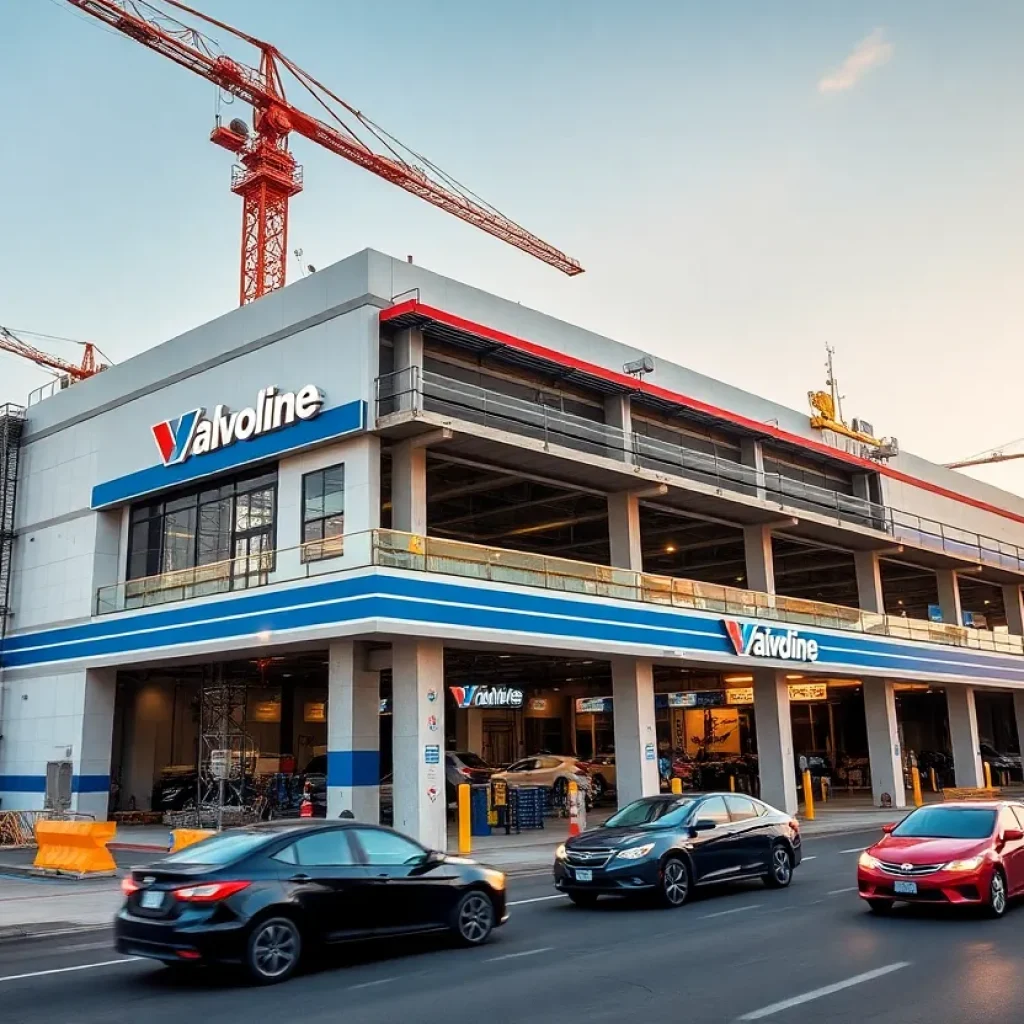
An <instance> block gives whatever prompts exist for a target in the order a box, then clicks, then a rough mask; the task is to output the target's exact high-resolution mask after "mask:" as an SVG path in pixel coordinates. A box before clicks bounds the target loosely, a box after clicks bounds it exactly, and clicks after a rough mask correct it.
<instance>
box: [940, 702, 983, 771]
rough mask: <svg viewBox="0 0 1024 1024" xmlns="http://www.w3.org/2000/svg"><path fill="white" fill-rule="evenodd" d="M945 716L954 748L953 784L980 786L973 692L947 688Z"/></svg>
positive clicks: (976, 718) (976, 723) (976, 720)
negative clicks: (954, 776) (947, 717)
mask: <svg viewBox="0 0 1024 1024" xmlns="http://www.w3.org/2000/svg"><path fill="white" fill-rule="evenodd" d="M946 713H947V714H948V715H949V738H950V740H951V742H952V745H953V771H954V773H955V775H956V784H957V785H958V786H961V787H967V788H972V789H973V788H977V787H979V786H983V785H984V784H985V776H984V773H983V771H982V767H981V751H980V749H979V741H978V715H977V712H976V711H975V708H974V689H973V688H972V687H970V686H958V685H956V684H954V683H950V684H949V685H947V686H946Z"/></svg>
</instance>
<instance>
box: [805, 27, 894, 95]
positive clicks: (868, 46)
mask: <svg viewBox="0 0 1024 1024" xmlns="http://www.w3.org/2000/svg"><path fill="white" fill-rule="evenodd" d="M892 53H893V45H892V43H890V42H889V41H888V40H887V39H886V38H885V31H884V30H883V29H880V28H876V29H875V31H874V32H872V33H871V35H869V36H868V37H867V38H866V39H862V40H861V41H860V42H859V43H858V44H857V45H856V46H855V47H854V48H853V49H852V50H851V51H850V55H849V56H848V57H847V58H846V60H844V61H843V63H842V64H840V65H839V67H838V68H836V69H835V70H834V71H830V72H829V73H828V74H827V75H825V76H824V77H823V78H822V79H821V81H819V82H818V92H820V93H830V92H846V90H847V89H852V88H853V87H854V86H855V85H856V84H857V83H858V82H859V81H860V80H861V79H862V78H863V77H864V76H865V75H866V74H867V73H868V72H869V71H870V70H871V69H872V68H877V67H879V66H880V65H882V64H885V63H886V62H887V61H888V60H889V59H890V58H891V57H892Z"/></svg>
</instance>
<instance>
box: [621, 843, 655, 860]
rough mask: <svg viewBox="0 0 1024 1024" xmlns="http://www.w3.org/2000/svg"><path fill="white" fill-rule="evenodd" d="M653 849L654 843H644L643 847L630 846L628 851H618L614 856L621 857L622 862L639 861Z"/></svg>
mask: <svg viewBox="0 0 1024 1024" xmlns="http://www.w3.org/2000/svg"><path fill="white" fill-rule="evenodd" d="M653 849H654V843H644V845H643V846H631V847H630V848H629V849H628V850H619V852H618V853H617V854H615V856H616V857H621V858H622V859H623V860H639V859H640V858H641V857H646V856H647V854H649V853H650V852H651V850H653Z"/></svg>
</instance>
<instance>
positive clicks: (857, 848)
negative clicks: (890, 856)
mask: <svg viewBox="0 0 1024 1024" xmlns="http://www.w3.org/2000/svg"><path fill="white" fill-rule="evenodd" d="M866 849H867V847H866V846H855V847H854V848H853V849H852V850H840V851H839V852H840V853H863V852H864V851H865V850H866Z"/></svg>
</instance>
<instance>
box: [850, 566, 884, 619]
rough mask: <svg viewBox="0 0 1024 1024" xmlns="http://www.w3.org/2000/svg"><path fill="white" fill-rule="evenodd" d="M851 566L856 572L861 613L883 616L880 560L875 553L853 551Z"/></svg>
mask: <svg viewBox="0 0 1024 1024" xmlns="http://www.w3.org/2000/svg"><path fill="white" fill-rule="evenodd" d="M853 564H854V568H855V569H856V571H857V601H858V604H859V605H860V610H861V611H863V612H877V613H878V614H879V615H884V614H885V597H884V595H883V593H882V570H881V559H880V558H879V557H878V554H877V552H875V551H855V552H854V553H853Z"/></svg>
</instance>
